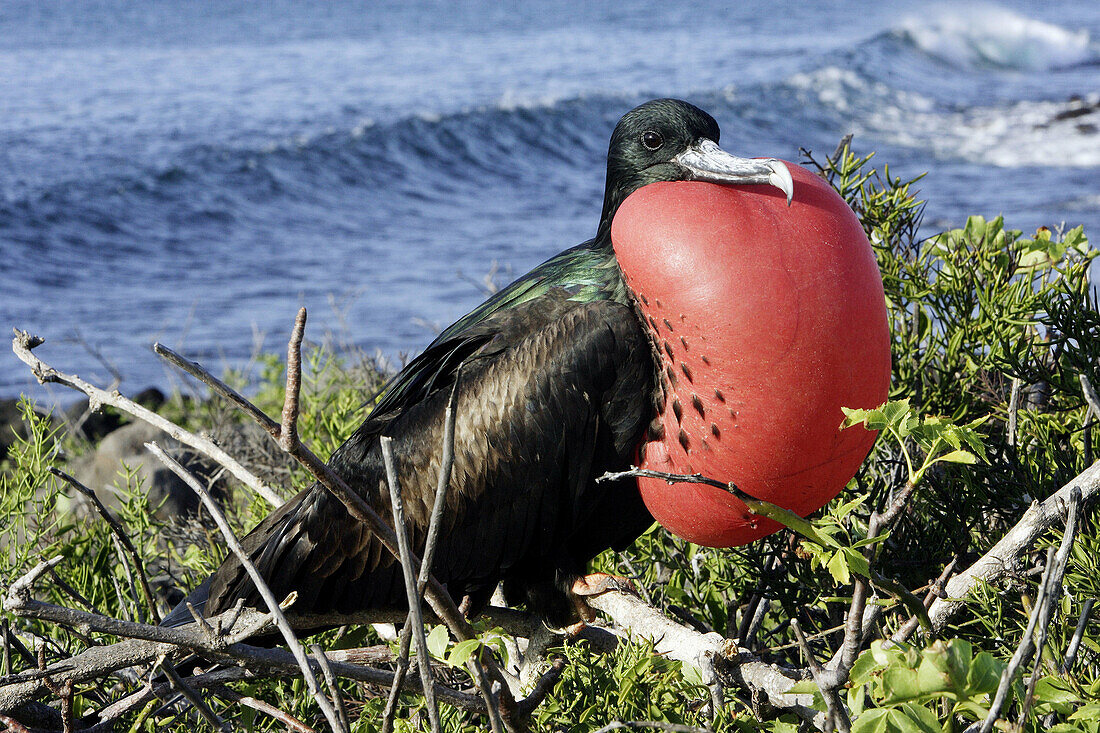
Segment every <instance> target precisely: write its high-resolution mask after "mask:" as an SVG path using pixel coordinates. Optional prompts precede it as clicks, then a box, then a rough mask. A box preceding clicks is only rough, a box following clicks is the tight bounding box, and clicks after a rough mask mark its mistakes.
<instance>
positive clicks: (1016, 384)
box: [1008, 377, 1020, 446]
mask: <svg viewBox="0 0 1100 733" xmlns="http://www.w3.org/2000/svg"><path fill="white" fill-rule="evenodd" d="M1019 412H1020V378H1019V377H1013V378H1012V391H1011V392H1010V393H1009V396H1008V444H1009V445H1011V446H1015V445H1016V423H1017V422H1018V420H1019Z"/></svg>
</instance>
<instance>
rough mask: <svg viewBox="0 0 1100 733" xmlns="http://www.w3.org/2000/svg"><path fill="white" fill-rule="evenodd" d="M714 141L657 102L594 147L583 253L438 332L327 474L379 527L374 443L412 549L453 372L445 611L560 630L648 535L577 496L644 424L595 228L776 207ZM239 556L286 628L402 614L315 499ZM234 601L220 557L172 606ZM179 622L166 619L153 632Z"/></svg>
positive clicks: (387, 576)
mask: <svg viewBox="0 0 1100 733" xmlns="http://www.w3.org/2000/svg"><path fill="white" fill-rule="evenodd" d="M718 138H719V130H718V124H717V123H716V122H715V121H714V118H712V117H711V116H710V115H709V114H707V113H706V112H704V111H703V110H701V109H699V108H697V107H695V106H693V105H691V104H688V103H686V102H682V101H678V100H673V99H658V100H654V101H650V102H647V103H645V104H643V105H641V106H639V107H637V108H635V109H633V110H631V111H630V112H628V113H626V115H624V116H623V118H622V119H621V120H620V121H619V123H618V124H617V125H616V127H615V130H614V132H613V134H612V136H611V142H610V146H609V149H608V157H607V180H606V188H605V194H604V205H603V213H602V215H601V217H600V222H599V227H598V228H597V230H596V236H595V237H594V238H593V239H591V240H589V241H587V242H585V243H583V244H581V245H578V246H576V247H573V248H572V249H568V250H566V251H564V252H562V253H561V254H558V255H556V256H555V257H552V258H551V259H549V260H547V261H546V262H544V263H543V264H541V265H539V266H538V267H536V268H535V269H534V270H532V271H531V272H529V273H528V274H526V275H524V276H523V277H521V278H519V279H518V280H516V281H515V282H513V283H512V284H511V285H509V286H507V287H506V288H504V289H502V290H501V291H499V292H498V293H496V294H495V295H493V296H492V297H491V298H489V299H488V300H486V301H485V302H484V303H482V304H481V305H480V306H478V307H477V308H475V309H474V310H473V311H471V312H470V313H468V314H467V315H466V316H464V317H462V318H461V319H459V320H458V321H457V322H456V323H454V324H453V325H452V326H450V327H449V328H447V329H446V330H445V331H443V332H442V333H441V334H440V335H439V337H438V338H436V339H435V341H433V342H432V343H431V345H429V346H428V348H427V349H426V350H425V351H424V352H423V353H422V354H421V355H420V356H418V357H416V358H415V359H413V360H412V361H411V362H409V364H408V365H407V366H406V367H405V368H404V369H402V370H401V372H400V373H399V374H397V376H396V377H394V379H393V380H392V382H391V383H390V384H389V386H388V387H387V388H386V389H385V391H384V392H383V394H382V396H381V398H380V399H379V401H378V402H377V404H376V405H375V407H374V409H373V411H372V412H371V413H370V415H369V416H368V417H367V419H366V420H365V422H363V424H362V425H361V426H360V427H359V429H358V430H356V431H355V433H354V434H353V435H351V437H349V438H348V439H347V441H346V442H345V443H344V444H343V445H342V446H341V447H340V448H339V449H337V450H336V451H335V453H334V454H333V455H332V458H331V462H330V463H331V466H332V468H333V469H335V470H336V471H337V472H338V473H339V474H340V475H341V476H342V477H343V478H344V479H345V480H346V481H347V482H348V484H349V485H350V486H351V487H352V488H353V489H354V490H356V491H357V492H358V493H359V494H360V495H361V496H362V497H363V498H364V499H365V500H366V501H368V502H369V503H370V504H371V505H373V506H374V507H375V508H376V509H377V510H378V511H379V513H381V514H382V515H383V516H388V515H389V514H390V499H389V494H388V491H387V489H386V484H385V480H386V479H385V471H384V468H383V461H382V456H381V450H380V447H379V436H382V435H388V436H390V437H392V438H393V441H394V442H393V448H394V453H395V457H396V463H397V469H398V472H399V474H400V476H401V482H402V486H403V492H404V495H405V502H406V513H407V519H408V522H409V525H410V527H409V528H410V533H411V535H412V538H413V541H414V543H415V544H417V545H420V544H422V543H423V542H424V538H425V535H426V533H427V526H428V519H429V515H430V512H431V506H432V502H433V500H434V495H435V486H436V483H437V476H438V472H439V470H440V444H441V441H442V431H443V420H444V409H445V406H446V403H447V400H448V397H449V394H450V391H451V390H450V388H451V386H452V385H453V383H454V381H455V378H456V373H458V371H459V368H460V366H461V377H460V383H459V388H458V391H457V403H456V404H457V416H458V417H457V423H456V429H455V451H454V452H455V463H454V470H453V474H452V478H451V491H450V494H449V502H448V506H447V512H446V514H445V519H444V526H443V527H442V533H441V537H440V546H439V549H438V552H437V555H436V560H435V563H434V565H433V568H432V571H433V572H434V574H435V575H436V577H437V578H438V579H439V580H440V581H441V582H442V583H444V584H445V585H446V587H447V589H448V592H449V593H451V595H452V596H453V597H454V598H455V599H456V601H457V600H461V599H462V598H463V597H465V596H469V598H470V602H471V603H470V606H471V608H473V609H474V610H476V609H478V608H479V607H481V606H482V605H483V604H484V603H486V602H487V601H488V598H489V596H490V595H491V594H492V593H493V590H494V589H495V588H496V586H497V585H498V583H501V582H503V588H504V592H505V597H506V598H507V599H508V600H509V602H513V603H517V602H526V603H527V604H528V607H529V608H531V609H532V610H534V611H536V612H538V613H540V614H542V615H543V616H545V617H546V618H548V619H550V620H552V621H555V622H557V623H559V624H561V623H564V622H565V621H568V620H569V619H570V616H571V613H572V611H573V609H574V607H575V604H573V603H571V602H570V600H571V599H570V594H572V593H574V591H576V592H582V591H581V590H578V589H584V588H585V587H586V586H585V582H584V572H585V567H586V565H587V563H588V562H589V561H590V560H591V559H592V558H593V557H594V556H595V555H597V554H598V553H600V552H601V551H603V550H605V549H607V548H617V549H622V548H624V547H625V546H627V545H628V544H630V543H631V542H633V541H634V540H635V539H636V538H637V537H638V536H639V535H640V534H641V533H642V532H643V531H645V529H646V528H647V527H648V526H649V525H650V524H651V523H652V521H653V519H652V517H651V516H650V514H649V512H648V511H647V510H646V507H645V505H644V504H643V502H642V500H641V498H640V497H639V494H638V490H637V487H636V486H634V485H633V484H632V483H630V482H611V483H599V484H597V483H596V482H595V479H596V477H598V476H600V475H602V474H604V473H605V472H607V471H618V470H623V469H626V468H627V467H628V466H629V465H630V463H631V462H632V460H633V459H634V457H635V452H636V450H637V448H638V446H639V444H640V443H641V441H642V439H643V436H644V435H645V431H646V429H647V427H648V425H649V423H650V422H651V420H652V419H653V418H654V416H655V415H656V414H657V411H658V408H659V407H660V405H659V404H657V403H658V401H659V399H660V397H659V386H658V379H657V371H658V362H657V360H656V358H655V355H654V352H653V346H652V345H651V339H650V337H649V335H648V334H647V331H646V329H645V328H644V326H643V323H642V321H641V320H640V317H639V315H638V314H637V312H636V310H635V308H634V304H633V301H632V298H633V296H632V294H631V293H630V291H629V290H628V288H627V287H626V285H625V284H624V281H623V277H622V273H621V272H620V269H619V266H618V263H617V261H616V259H615V254H614V251H613V248H612V243H611V221H612V219H613V217H614V216H615V212H616V210H617V209H618V208H619V205H620V204H621V203H622V202H623V201H624V200H625V199H626V197H627V196H629V195H630V194H631V193H632V192H634V191H635V190H637V189H639V188H641V187H642V186H645V185H646V184H649V183H653V182H657V181H681V180H704V181H713V182H718V183H723V184H771V185H773V186H776V187H778V188H780V189H781V190H782V191H783V192H784V193H785V194H786V196H787V199H788V201H789V200H790V197H791V195H792V191H793V184H792V180H791V175H790V172H789V171H788V169H787V168H786V166H785V165H784V164H783V163H782V162H780V161H778V160H774V159H768V160H759V159H746V158H738V157H735V156H733V155H730V154H728V153H726V152H724V151H722V150H721V149H720V148H719V147H718ZM702 265H703V263H701V264H700V266H702ZM651 437H652V436H651ZM243 544H244V547H245V549H246V550H247V551H248V552H249V553H250V555H251V557H252V559H253V560H254V562H255V563H256V565H257V567H258V568H259V570H260V572H261V574H262V575H263V576H264V578H265V579H266V580H267V582H268V584H269V585H270V586H271V589H272V590H273V591H274V593H275V596H276V597H277V598H283V597H285V596H286V595H288V594H289V593H290V592H291V591H297V593H298V600H297V602H296V603H295V610H296V611H299V612H316V613H325V612H345V613H347V612H353V611H359V610H363V609H371V608H401V607H403V606H404V605H405V602H406V601H405V597H406V596H405V589H404V585H403V580H402V571H401V567H400V564H399V563H397V562H396V561H395V560H394V558H393V557H392V556H391V555H390V554H389V553H388V552H387V551H386V550H385V549H384V548H383V547H382V544H381V543H380V542H379V541H378V540H377V539H376V538H375V537H374V536H373V535H372V534H371V533H370V532H369V531H368V530H367V528H366V527H365V526H364V525H362V524H361V523H359V522H358V521H357V520H355V519H353V518H352V517H351V516H350V515H349V514H348V513H347V511H346V510H345V509H344V507H343V505H342V504H341V503H340V502H339V501H337V500H336V499H334V498H333V497H332V496H330V495H329V494H328V493H327V492H326V491H325V490H324V489H323V488H322V487H320V486H319V485H314V486H312V487H310V488H308V489H305V490H304V491H302V492H301V493H299V494H298V495H297V496H295V497H294V498H293V499H291V500H290V501H288V502H287V503H286V504H285V505H283V506H282V507H280V508H279V509H277V510H276V511H275V512H273V513H272V514H271V515H270V516H269V517H267V519H265V520H264V521H263V522H262V523H261V524H260V525H259V526H257V527H256V528H255V529H254V530H253V531H252V532H251V533H250V534H249V535H248V536H247V537H246V538H245V539H244V541H243ZM237 599H244V600H245V601H246V603H248V604H252V605H257V604H259V602H260V599H259V597H258V594H257V592H256V590H255V588H254V586H253V584H252V581H251V580H250V579H249V578H248V576H247V575H246V574H245V573H244V571H243V570H242V568H241V566H240V564H239V562H238V561H237V560H236V559H235V558H234V557H230V558H229V559H227V560H226V561H225V562H224V563H223V564H222V565H221V567H220V568H218V570H217V571H216V572H215V573H214V575H213V576H211V578H209V579H208V580H207V581H206V582H205V583H203V585H202V586H201V587H200V588H198V589H196V590H195V591H194V592H193V593H192V595H191V596H190V597H189V600H190V601H191V602H192V603H193V604H195V605H196V606H198V607H201V606H202V604H203V602H205V610H204V613H205V614H206V615H213V614H216V613H219V612H221V611H224V610H226V609H228V608H230V607H232V606H233V605H234V603H235V602H236V601H237ZM190 620H191V617H190V614H189V613H188V611H187V609H186V608H185V607H182V604H181V607H180V608H177V610H176V611H175V612H173V613H172V614H170V615H169V617H168V618H167V619H165V621H164V623H165V624H168V625H174V624H180V623H186V622H188V621H190Z"/></svg>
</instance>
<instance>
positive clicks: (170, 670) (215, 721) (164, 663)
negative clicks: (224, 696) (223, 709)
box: [153, 654, 233, 733]
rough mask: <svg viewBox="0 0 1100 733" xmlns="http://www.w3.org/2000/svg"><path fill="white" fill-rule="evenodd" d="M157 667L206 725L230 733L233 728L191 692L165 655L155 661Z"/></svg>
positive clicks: (196, 694)
mask: <svg viewBox="0 0 1100 733" xmlns="http://www.w3.org/2000/svg"><path fill="white" fill-rule="evenodd" d="M157 667H160V669H161V671H163V672H164V674H165V675H166V676H167V677H168V679H169V680H171V682H172V686H173V687H174V688H176V690H177V691H178V692H179V693H180V694H181V695H183V696H184V697H185V698H187V701H188V702H189V703H191V704H192V705H193V706H194V707H195V709H196V710H198V711H199V715H201V716H202V717H203V719H205V720H206V722H207V723H209V724H210V725H211V726H212V727H213V728H214V729H216V730H220V731H222V733H232V730H233V728H232V727H231V726H229V725H228V724H227V723H226V722H225V721H224V720H222V719H221V718H219V717H218V715H217V713H215V712H214V711H213V710H211V709H210V706H209V705H207V704H206V701H205V700H203V699H202V697H200V696H199V694H198V693H197V692H195V691H194V690H192V689H191V687H190V686H189V685H188V684H187V683H185V682H184V681H183V680H182V679H180V676H179V673H177V672H176V669H175V667H173V666H172V665H171V664H169V662H168V658H167V656H166V655H163V654H162V655H161V656H160V659H158V660H157V663H156V664H155V665H153V668H154V669H156V668H157Z"/></svg>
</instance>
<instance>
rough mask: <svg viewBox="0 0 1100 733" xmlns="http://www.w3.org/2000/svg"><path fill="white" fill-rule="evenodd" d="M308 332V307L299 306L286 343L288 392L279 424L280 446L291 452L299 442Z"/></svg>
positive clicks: (284, 399)
mask: <svg viewBox="0 0 1100 733" xmlns="http://www.w3.org/2000/svg"><path fill="white" fill-rule="evenodd" d="M305 332H306V309H305V308H299V309H298V315H297V316H295V318H294V329H293V330H292V331H291V332H290V341H288V342H287V345H286V394H285V397H284V398H283V421H282V423H281V424H280V425H279V446H280V447H281V448H282V449H283V450H284V451H286V452H287V453H290V452H292V451H293V450H294V446H295V445H296V444H297V443H298V401H299V397H300V395H301V391H302V339H303V338H304V336H305Z"/></svg>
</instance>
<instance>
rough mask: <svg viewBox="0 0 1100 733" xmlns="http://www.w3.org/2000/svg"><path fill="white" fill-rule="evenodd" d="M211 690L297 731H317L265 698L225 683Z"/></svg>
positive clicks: (305, 732) (303, 732)
mask: <svg viewBox="0 0 1100 733" xmlns="http://www.w3.org/2000/svg"><path fill="white" fill-rule="evenodd" d="M318 661H320V660H318ZM210 692H212V693H213V694H215V695H217V696H218V697H220V698H224V699H226V700H229V701H231V702H236V703H240V704H241V705H244V706H245V707H249V708H252V709H253V710H255V711H256V712H260V713H263V714H264V715H268V716H270V717H272V718H274V719H275V720H277V721H279V722H280V723H282V724H283V725H285V726H286V727H288V728H290V729H291V730H294V731H297V733H317V731H315V730H314V729H313V728H310V727H309V726H308V725H306V724H305V723H303V722H302V721H300V720H298V719H297V718H295V717H294V716H293V715H291V714H290V713H288V712H286V711H284V710H280V709H279V708H277V707H275V706H274V705H270V704H268V703H266V702H264V701H263V700H259V699H257V698H255V697H249V696H247V695H242V694H241V693H239V692H237V691H235V690H231V689H229V688H228V687H225V686H223V685H211V686H210Z"/></svg>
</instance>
